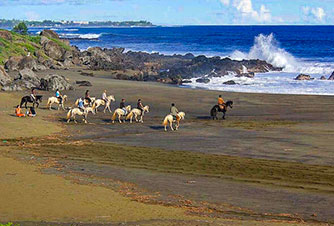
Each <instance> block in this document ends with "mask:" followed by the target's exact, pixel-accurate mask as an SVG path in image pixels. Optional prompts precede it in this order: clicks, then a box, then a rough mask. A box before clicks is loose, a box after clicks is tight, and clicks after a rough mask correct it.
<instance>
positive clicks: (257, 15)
mask: <svg viewBox="0 0 334 226" xmlns="http://www.w3.org/2000/svg"><path fill="white" fill-rule="evenodd" d="M233 6H234V7H235V8H236V9H237V10H238V12H240V13H241V15H242V17H246V18H250V19H253V20H255V21H257V22H271V20H272V16H271V12H270V10H269V9H267V8H266V6H265V5H261V7H260V10H259V11H256V10H255V9H254V8H253V4H252V0H234V2H233Z"/></svg>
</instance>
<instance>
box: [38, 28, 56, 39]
mask: <svg viewBox="0 0 334 226" xmlns="http://www.w3.org/2000/svg"><path fill="white" fill-rule="evenodd" d="M40 36H43V37H47V38H54V39H59V35H58V34H57V33H56V32H54V31H52V30H43V31H42V32H41V33H40Z"/></svg>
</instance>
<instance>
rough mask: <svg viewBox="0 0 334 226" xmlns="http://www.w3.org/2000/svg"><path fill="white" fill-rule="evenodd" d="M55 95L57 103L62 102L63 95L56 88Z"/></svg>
mask: <svg viewBox="0 0 334 226" xmlns="http://www.w3.org/2000/svg"><path fill="white" fill-rule="evenodd" d="M56 97H57V98H58V101H59V104H62V102H63V97H62V96H61V94H60V91H59V89H57V90H56Z"/></svg>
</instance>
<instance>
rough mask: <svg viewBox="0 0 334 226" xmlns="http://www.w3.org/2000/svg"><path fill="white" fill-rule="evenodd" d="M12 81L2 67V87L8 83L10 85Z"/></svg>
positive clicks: (0, 83)
mask: <svg viewBox="0 0 334 226" xmlns="http://www.w3.org/2000/svg"><path fill="white" fill-rule="evenodd" d="M11 81H12V78H11V77H10V76H9V75H8V74H7V72H6V71H5V69H4V68H3V67H2V66H0V85H1V86H4V85H6V84H7V83H10V82H11Z"/></svg>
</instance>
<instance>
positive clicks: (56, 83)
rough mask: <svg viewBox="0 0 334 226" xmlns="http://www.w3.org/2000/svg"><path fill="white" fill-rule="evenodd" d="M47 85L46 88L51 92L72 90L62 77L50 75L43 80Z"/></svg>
mask: <svg viewBox="0 0 334 226" xmlns="http://www.w3.org/2000/svg"><path fill="white" fill-rule="evenodd" d="M44 79H45V80H46V81H47V83H48V86H49V87H48V88H49V89H51V90H56V89H59V90H72V89H73V87H72V85H71V84H70V83H69V82H68V81H67V80H66V78H65V77H64V76H62V75H57V74H50V75H47V76H46V77H45V78H44Z"/></svg>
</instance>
